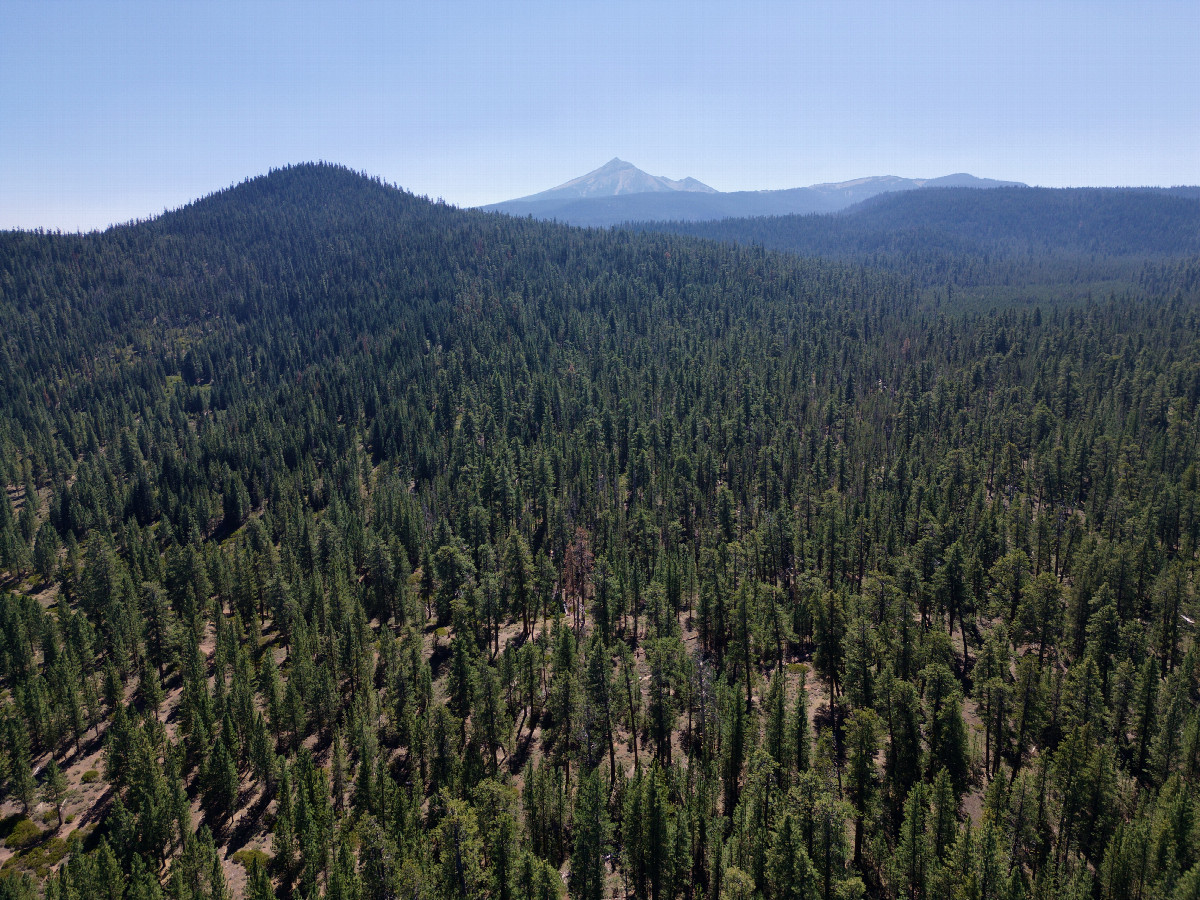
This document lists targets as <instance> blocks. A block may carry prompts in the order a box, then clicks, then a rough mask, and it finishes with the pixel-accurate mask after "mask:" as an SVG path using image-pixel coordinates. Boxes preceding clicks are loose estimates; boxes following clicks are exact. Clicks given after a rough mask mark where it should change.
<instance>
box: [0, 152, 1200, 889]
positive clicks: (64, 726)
mask: <svg viewBox="0 0 1200 900" xmlns="http://www.w3.org/2000/svg"><path fill="white" fill-rule="evenodd" d="M922 193H927V194H928V195H929V196H930V197H933V196H934V195H935V194H940V192H936V191H929V192H922ZM978 193H980V194H982V193H987V194H988V195H989V196H991V195H993V194H994V195H995V196H996V197H1000V198H1003V197H1004V196H1008V192H1006V191H1005V190H1004V189H1000V190H997V191H994V192H978ZM1013 193H1014V194H1019V193H1020V192H1013ZM700 196H703V195H700ZM947 196H950V194H949V193H948V194H947ZM888 202H891V199H890V198H889V200H888V201H886V202H884V201H880V202H879V203H877V204H875V205H873V206H871V207H869V208H868V207H864V208H862V210H861V211H860V212H857V213H855V214H854V215H864V216H865V215H875V216H877V217H878V219H877V221H878V222H880V223H886V222H887V221H888V219H887V216H889V215H892V213H890V212H888V206H887V203H888ZM931 202H932V201H931ZM1180 202H1190V201H1180ZM997 203H1000V207H998V213H999V212H1002V211H1003V209H1004V206H1003V202H1002V200H997ZM1068 208H1069V207H1068ZM1181 209H1182V207H1181ZM1072 214H1073V213H1072ZM1022 215H1023V214H1022V213H1020V212H1019V211H1014V212H1011V214H1010V216H1009V218H1008V219H1003V218H1001V219H998V221H1000V222H1002V223H1003V222H1008V223H1010V224H1008V225H1005V226H1004V227H1005V228H1009V229H1010V230H1011V229H1013V228H1016V227H1017V225H1019V223H1020V222H1021V221H1024V220H1023V219H1022V218H1021V216H1022ZM1114 215H1115V214H1114ZM1155 215H1157V213H1155ZM1179 215H1180V216H1181V217H1182V216H1184V213H1183V212H1181V213H1180V214H1179ZM844 221H852V218H851V217H846V218H845V219H844ZM1062 221H1063V222H1066V221H1067V220H1066V219H1063V220H1062ZM1113 221H1114V222H1117V223H1118V224H1120V223H1121V222H1125V221H1126V220H1124V219H1121V218H1120V217H1119V216H1118V217H1117V218H1114V219H1113ZM1184 221H1185V219H1184V218H1180V219H1179V220H1173V219H1168V220H1163V223H1162V229H1161V231H1160V232H1155V233H1153V234H1151V235H1149V236H1146V237H1144V238H1141V239H1137V238H1135V237H1133V236H1121V235H1120V234H1119V229H1117V231H1115V232H1114V234H1115V235H1116V236H1115V237H1112V238H1111V240H1112V242H1113V243H1112V244H1111V246H1114V247H1125V251H1122V252H1125V253H1126V255H1127V256H1128V257H1129V258H1128V260H1127V261H1126V263H1123V265H1125V264H1127V265H1128V266H1129V268H1128V269H1123V270H1121V271H1122V273H1124V274H1120V276H1119V277H1120V278H1121V281H1120V282H1119V288H1120V289H1119V290H1113V291H1112V292H1111V293H1106V294H1104V295H1098V296H1096V297H1094V298H1092V299H1081V300H1075V299H1073V298H1070V297H1067V296H1066V295H1065V294H1064V297H1063V298H1056V297H1055V296H1053V293H1054V292H1052V291H1051V292H1050V294H1051V296H1049V297H1048V298H1044V299H1043V300H1042V301H1040V302H1038V303H1032V302H1029V298H1028V297H1025V298H1024V299H1021V300H1020V301H1019V302H1010V301H1009V300H1007V299H1005V298H1004V297H1003V296H999V295H997V296H990V297H989V296H982V295H981V296H979V297H972V298H958V299H956V300H954V301H951V302H947V300H946V298H945V295H944V284H937V283H935V282H934V281H932V280H929V279H927V278H926V277H925V273H923V272H919V271H917V270H916V269H915V268H913V267H909V268H906V267H905V265H904V264H903V263H902V260H900V259H895V260H892V261H891V266H890V268H891V270H890V271H884V270H883V269H882V268H869V267H865V266H862V265H857V264H852V263H849V262H839V261H822V260H816V259H804V258H800V257H799V256H797V255H794V254H789V253H779V252H773V251H768V250H765V249H763V248H761V247H739V246H735V245H731V244H721V243H716V242H713V241H707V240H701V239H698V238H696V237H692V236H679V235H664V234H654V233H634V232H631V231H623V230H611V231H593V230H582V229H575V228H569V227H565V226H560V225H554V224H549V223H543V222H539V221H535V220H533V219H516V218H511V217H506V216H499V215H494V214H487V213H483V212H478V211H469V210H468V211H463V210H458V209H454V208H452V207H448V206H445V205H442V204H434V203H429V202H427V201H425V200H422V199H419V198H416V197H413V196H412V195H409V194H406V193H404V192H403V191H400V190H398V189H396V188H394V187H391V186H388V185H386V184H383V183H382V182H380V181H378V180H374V179H370V178H366V177H363V176H361V175H358V174H355V173H353V172H350V171H348V170H346V169H342V168H340V167H335V166H328V165H319V166H313V165H306V166H297V167H291V168H288V169H283V170H277V171H274V172H272V173H270V174H269V175H266V176H262V177H259V178H254V179H251V180H249V181H247V182H245V183H243V184H240V185H238V186H236V187H234V188H231V189H229V190H227V191H222V192H220V193H217V194H214V195H212V196H210V197H207V198H204V199H202V200H198V201H196V202H195V203H193V204H191V205H189V206H187V207H185V208H183V209H180V210H177V211H175V212H171V213H168V214H166V215H164V216H162V217H159V218H156V219H154V220H152V221H148V222H142V223H137V224H133V225H128V226H122V227H118V228H113V229H110V230H108V231H106V232H103V233H98V234H90V235H57V234H43V233H29V232H8V233H0V318H2V320H3V321H4V323H5V329H4V332H3V334H0V477H2V480H3V482H4V484H5V485H6V486H7V492H6V496H5V498H3V502H0V777H2V779H3V780H2V784H3V790H4V793H3V798H2V805H0V842H2V843H3V849H2V850H0V898H3V900H10V898H13V900H16V898H20V900H31V898H33V897H41V896H45V897H48V898H56V900H66V898H75V897H80V898H84V897H114V898H129V900H133V898H139V900H140V898H156V897H171V898H177V900H217V898H224V897H237V898H242V897H247V898H253V900H262V898H266V897H274V896H278V897H296V898H310V897H319V896H324V897H327V898H360V900H366V898H371V900H374V898H384V897H392V896H405V897H473V898H497V900H499V898H530V900H532V898H553V897H561V896H564V894H567V893H569V896H570V897H572V898H575V897H579V898H589V900H600V898H609V897H612V896H614V895H615V896H617V897H622V896H628V897H632V898H637V900H684V898H696V900H699V898H701V897H713V898H757V897H762V898H764V900H782V898H804V900H815V898H821V900H832V898H841V897H847V898H849V897H864V896H871V897H927V898H933V897H951V898H964V900H965V898H975V900H981V898H983V897H989V898H995V897H998V896H1004V897H1031V898H1033V897H1037V898H1049V897H1051V896H1059V895H1063V896H1067V897H1078V898H1084V897H1093V896H1098V897H1102V898H1118V897H1130V896H1142V897H1147V898H1149V897H1162V898H1171V900H1174V898H1179V897H1190V896H1193V895H1194V893H1195V891H1196V888H1197V885H1198V884H1200V837H1198V834H1200V832H1197V830H1196V829H1195V828H1194V827H1193V825H1194V820H1195V818H1196V817H1195V810H1196V802H1195V800H1196V793H1195V792H1196V790H1197V786H1196V785H1197V779H1198V778H1200V712H1198V709H1200V650H1197V648H1196V647H1195V644H1194V625H1193V623H1194V621H1195V619H1196V617H1197V615H1200V609H1198V603H1197V586H1196V575H1197V566H1198V561H1197V547H1198V546H1200V465H1198V463H1200V460H1198V458H1197V454H1198V450H1200V414H1198V410H1200V261H1198V260H1197V258H1196V256H1195V255H1189V254H1190V251H1187V250H1186V248H1187V247H1188V246H1190V245H1189V244H1188V243H1187V239H1186V237H1185V236H1183V225H1182V224H1180V223H1182V222H1184ZM1012 223H1017V224H1012ZM880 227H883V225H881V226H880ZM930 227H932V226H930ZM1056 227H1057V228H1058V231H1055V228H1056ZM1089 227H1091V226H1089ZM1095 227H1096V228H1097V229H1099V231H1096V232H1094V233H1093V232H1089V231H1087V229H1084V230H1083V232H1082V234H1081V235H1080V236H1078V237H1071V238H1070V239H1069V240H1073V241H1077V242H1078V243H1077V244H1074V245H1071V246H1072V248H1081V247H1083V246H1084V245H1086V244H1087V242H1089V241H1094V240H1101V241H1103V240H1109V239H1110V238H1108V237H1106V234H1107V233H1106V232H1104V231H1103V229H1102V228H1101V227H1100V226H1099V225H1096V226H1095ZM1122 227H1124V226H1122ZM1006 233H1007V232H1006ZM1070 233H1071V234H1072V235H1075V232H1070ZM1064 234H1066V226H1065V225H1064V224H1061V223H1060V224H1059V225H1058V226H1053V227H1048V228H1046V229H1045V230H1044V232H1043V233H1041V236H1039V235H1038V234H1034V235H1033V236H1030V237H1028V238H1027V240H1028V244H1029V245H1030V246H1051V245H1056V242H1058V243H1061V242H1063V241H1066V240H1068V238H1066V237H1064V236H1063V235H1064ZM1096 234H1098V235H1099V238H1096V237H1095V236H1094V235H1096ZM960 239H961V240H962V241H963V242H964V245H965V246H967V247H968V250H967V251H966V252H967V253H968V254H969V253H974V252H977V248H978V246H981V245H984V244H986V242H987V241H997V242H999V243H1001V244H1003V241H1005V240H1006V239H1007V238H1005V237H1004V234H1002V233H1000V232H996V233H994V234H993V233H990V232H987V231H985V230H983V226H978V230H976V231H972V230H971V229H970V228H964V229H963V230H962V231H961V238H960ZM1138 240H1143V241H1144V243H1138V242H1137V241H1138ZM1172 241H1176V242H1177V243H1176V244H1171V246H1174V247H1175V248H1176V251H1175V255H1171V256H1164V255H1160V254H1158V253H1157V251H1156V250H1154V248H1155V247H1159V246H1162V245H1165V244H1170V242H1172ZM1122 242H1124V243H1122ZM1105 246H1107V245H1105ZM943 251H944V252H946V253H947V254H950V255H951V256H953V255H954V254H957V253H959V252H960V251H959V249H958V248H957V245H951V246H949V247H947V248H940V249H939V252H943ZM1185 251H1186V253H1185ZM1072 252H1074V249H1073V251H1072ZM1096 252H1097V254H1098V255H1103V253H1102V251H1096ZM1113 252H1116V251H1115V250H1114V251H1113ZM1012 253H1013V259H1016V258H1017V256H1019V249H1016V250H1012ZM1079 264H1080V265H1081V266H1086V265H1087V263H1086V260H1084V261H1081V262H1080V263H1079ZM1130 273H1132V274H1130ZM1085 275H1086V272H1085ZM1106 277H1107V276H1106ZM984 293H986V292H984Z"/></svg>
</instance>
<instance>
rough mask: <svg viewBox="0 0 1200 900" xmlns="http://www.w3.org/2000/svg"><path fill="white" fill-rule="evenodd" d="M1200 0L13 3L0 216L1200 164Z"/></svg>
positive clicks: (1161, 180)
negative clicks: (321, 184)
mask: <svg viewBox="0 0 1200 900" xmlns="http://www.w3.org/2000/svg"><path fill="white" fill-rule="evenodd" d="M1198 35H1200V3H1198V2H1196V0H1157V2H1156V0H1139V2H1136V3H1135V2H1132V0H1128V2H1106V0H1089V2H1070V3H1068V2H1056V0H1040V2H1036V3H1025V2H1015V0H1014V2H1002V3H1001V2H986V0H956V2H922V0H907V2H855V0H840V2H828V3H826V2H816V0H809V2H797V0H792V2H787V3H761V2H759V3H756V2H747V0H743V2H738V3H732V2H730V3H709V2H704V0H687V2H654V0H640V2H624V0H605V2H603V3H593V2H587V0H555V2H549V3H538V2H510V0H488V2H474V0H442V2H421V3H407V2H399V0H394V2H388V3H368V2H352V0H347V2H338V3H313V2H303V0H294V2H288V3H282V2H254V0H238V2H223V0H209V2H182V0H180V2H167V3H164V2H161V0H155V2H124V0H109V2H99V0H94V2H68V0H34V2H25V0H0V228H34V227H43V228H48V229H62V230H89V229H93V228H103V227H105V226H107V225H109V224H111V223H115V222H124V221H128V220H130V219H134V218H148V217H150V216H153V215H157V214H159V213H161V212H162V211H163V210H164V209H168V208H174V207H177V206H180V205H182V204H184V203H187V202H188V201H190V200H192V199H195V198H196V197H199V196H203V195H205V194H208V193H211V192H212V191H215V190H219V189H222V188H225V187H228V186H229V185H231V184H234V183H237V182H239V181H242V180H244V179H245V178H248V177H251V176H254V175H258V174H262V173H264V172H266V171H268V170H269V169H271V168H273V167H278V166H283V165H287V164H289V163H298V162H305V161H312V160H326V161H330V162H337V163H342V164H345V165H347V166H350V167H351V168H353V169H356V170H361V171H365V172H368V173H370V174H372V175H379V176H382V177H383V178H384V179H386V180H387V181H389V182H393V183H396V184H399V185H401V186H402V187H404V188H406V189H408V190H411V191H414V192H416V193H418V194H423V195H427V196H429V197H432V198H439V197H440V198H443V199H445V200H446V201H448V202H450V203H454V204H457V205H460V206H470V205H477V204H484V203H491V202H496V201H500V200H505V199H509V198H512V197H517V196H523V195H526V194H531V193H535V192H537V191H541V190H544V189H546V188H550V187H553V186H555V185H557V184H559V183H561V182H563V181H566V180H568V179H570V178H573V177H575V176H577V175H581V174H583V173H585V172H588V171H590V170H591V169H594V168H596V167H598V166H600V165H602V164H603V163H605V162H607V161H608V160H609V159H611V158H612V157H614V156H619V157H621V158H622V159H625V160H628V161H630V162H632V163H634V164H635V165H637V166H639V167H640V168H642V169H644V170H646V171H648V172H650V173H652V174H655V175H665V176H668V177H670V178H683V177H686V176H691V177H694V178H697V179H699V180H700V181H703V182H704V183H706V184H708V185H711V186H712V187H714V188H716V189H718V190H724V191H730V190H758V189H776V188H789V187H798V186H801V185H807V184H813V183H818V182H826V181H843V180H847V179H851V178H858V177H863V176H867V175H902V176H908V177H934V176H938V175H946V174H950V173H954V172H970V173H972V174H974V175H978V176H981V177H989V178H1000V179H1009V180H1015V181H1023V182H1026V183H1029V184H1039V185H1047V186H1082V185H1173V184H1197V183H1200V52H1197V50H1196V46H1197V36H1198Z"/></svg>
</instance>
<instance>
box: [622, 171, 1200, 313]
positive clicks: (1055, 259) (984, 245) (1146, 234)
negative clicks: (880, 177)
mask: <svg viewBox="0 0 1200 900" xmlns="http://www.w3.org/2000/svg"><path fill="white" fill-rule="evenodd" d="M1198 192H1200V189H1198V188H1186V187H1181V188H1171V189H1167V190H1161V189H1146V188H1028V187H998V188H988V189H986V190H976V189H969V188H933V189H926V190H917V191H898V192H894V193H889V194H881V195H879V196H876V197H873V198H871V199H869V200H865V201H863V202H862V203H859V204H857V205H855V206H853V207H850V208H849V209H847V210H844V211H843V212H840V213H836V214H824V215H791V216H759V217H755V218H743V219H722V220H720V221H713V222H645V223H641V224H639V225H637V226H636V227H637V228H638V229H639V230H648V231H662V232H667V233H673V234H688V235H694V236H698V237H705V238H711V239H715V240H722V241H732V242H735V243H739V244H745V245H750V246H762V247H766V248H767V249H772V250H786V251H788V252H792V253H798V254H802V255H806V256H820V257H824V258H830V259H839V260H844V261H851V262H856V263H863V264H866V265H870V266H872V267H875V268H882V269H886V270H889V271H893V272H896V273H898V274H900V275H902V276H904V277H911V278H916V279H918V280H919V281H920V282H921V283H922V284H924V285H927V286H934V285H936V286H940V287H942V288H943V289H947V288H949V289H956V290H960V291H965V292H966V293H967V294H968V296H969V297H970V298H971V299H972V300H974V301H975V302H988V303H1000V304H1005V303H1011V302H1013V301H1014V300H1019V299H1028V298H1029V297H1031V296H1034V297H1037V298H1039V299H1042V300H1045V301H1047V302H1055V301H1061V300H1062V299H1064V298H1086V297H1087V296H1088V295H1089V294H1092V295H1098V296H1107V295H1108V294H1109V293H1110V292H1112V291H1119V290H1120V285H1121V284H1123V283H1126V282H1129V281H1137V280H1139V279H1140V278H1141V275H1142V272H1143V270H1144V269H1145V267H1146V266H1147V264H1148V263H1150V262H1153V261H1157V262H1167V261H1173V260H1178V259H1180V258H1187V257H1195V256H1196V255H1198V254H1200V193H1198Z"/></svg>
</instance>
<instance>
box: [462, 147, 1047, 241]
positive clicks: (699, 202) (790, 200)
mask: <svg viewBox="0 0 1200 900" xmlns="http://www.w3.org/2000/svg"><path fill="white" fill-rule="evenodd" d="M934 187H958V188H964V187H965V188H996V187H1024V185H1022V184H1020V183H1019V182H1014V181H996V180H994V179H991V178H976V177H975V176H974V175H967V174H958V175H946V176H943V177H941V178H900V177H898V176H895V175H880V176H875V177H871V178H856V179H854V180H853V181H842V182H837V183H830V184H814V185H810V186H808V187H799V188H790V189H786V190H778V191H730V192H723V191H717V190H714V189H713V188H711V187H709V186H708V185H706V184H703V183H701V182H699V181H697V180H696V179H694V178H683V179H680V180H678V181H675V180H673V179H670V178H664V177H662V176H659V175H650V174H648V173H646V172H643V171H642V170H641V169H639V168H638V167H637V166H635V165H633V164H632V163H628V162H625V161H624V160H621V159H612V160H610V161H609V162H607V163H605V164H604V165H603V166H601V167H600V168H598V169H596V170H595V171H592V172H589V173H587V174H586V175H581V176H580V177H578V178H573V179H571V180H570V181H568V182H566V183H564V184H560V185H559V186H558V187H555V188H551V189H550V190H548V191H542V192H541V193H539V194H531V195H530V196H528V197H519V198H517V199H516V200H506V201H504V202H503V203H493V204H491V205H489V206H485V207H483V209H485V210H488V211H495V212H503V213H508V214H509V215H514V216H533V217H534V218H535V219H555V220H557V221H559V222H567V223H569V224H572V225H596V226H602V225H618V224H621V223H623V222H650V221H680V222H700V221H710V220H713V219H728V218H744V217H752V216H783V215H796V214H806V213H830V212H838V211H839V210H842V209H845V208H846V207H849V206H852V205H854V204H855V203H860V202H862V201H863V200H868V199H870V198H871V197H876V196H878V195H880V194H886V193H892V192H896V191H912V190H919V189H922V188H934Z"/></svg>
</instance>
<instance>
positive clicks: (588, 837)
mask: <svg viewBox="0 0 1200 900" xmlns="http://www.w3.org/2000/svg"><path fill="white" fill-rule="evenodd" d="M572 822H573V823H574V826H573V827H574V846H573V849H572V852H571V877H570V883H569V886H570V888H571V896H572V897H578V898H581V900H601V898H602V897H603V896H604V875H605V865H604V859H605V856H606V852H607V848H608V831H609V824H608V804H607V802H606V798H605V796H604V789H603V785H602V784H601V783H600V777H599V775H598V774H597V771H596V770H595V769H592V770H590V771H588V772H585V773H584V774H583V775H582V776H580V778H579V782H578V788H577V791H576V796H575V813H574V816H573V817H572Z"/></svg>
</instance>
